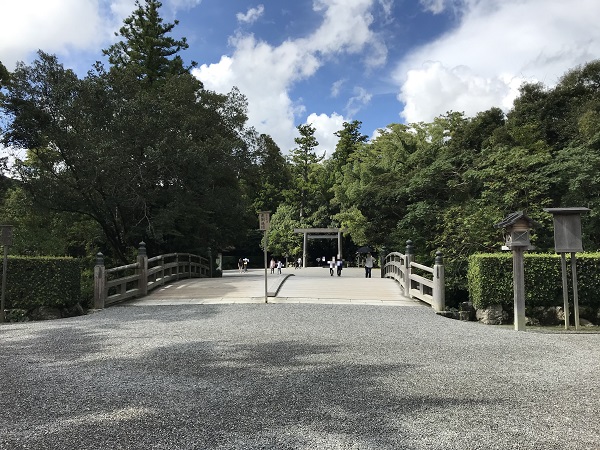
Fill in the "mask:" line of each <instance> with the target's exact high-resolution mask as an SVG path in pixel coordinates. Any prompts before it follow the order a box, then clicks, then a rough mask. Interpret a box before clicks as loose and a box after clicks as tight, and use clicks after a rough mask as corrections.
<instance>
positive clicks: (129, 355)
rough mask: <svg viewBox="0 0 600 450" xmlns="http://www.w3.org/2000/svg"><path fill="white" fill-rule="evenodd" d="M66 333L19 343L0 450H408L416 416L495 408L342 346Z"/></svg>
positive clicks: (5, 397) (5, 398)
mask: <svg viewBox="0 0 600 450" xmlns="http://www.w3.org/2000/svg"><path fill="white" fill-rule="evenodd" d="M65 331H66V330H65V329H54V330H46V331H43V332H42V331H40V332H37V333H35V334H33V335H32V336H31V337H30V338H27V339H24V340H20V341H19V343H18V345H19V347H20V348H23V349H24V350H25V351H27V352H28V357H27V358H25V359H24V360H23V359H21V362H20V363H19V364H11V365H10V366H6V368H7V369H8V370H9V372H8V373H9V376H8V377H6V378H5V379H4V380H3V381H4V383H5V385H4V386H7V384H6V383H8V385H10V386H11V389H12V390H11V391H10V392H9V391H8V390H6V389H5V390H2V389H0V393H2V396H1V398H0V407H1V408H2V409H3V410H4V411H10V413H9V414H7V415H6V416H5V418H6V421H5V422H4V424H3V425H0V448H15V446H17V445H18V444H19V442H21V443H22V442H23V440H24V439H26V441H27V445H28V447H27V448H78V449H86V448H89V449H92V448H93V449H103V448H136V449H146V448H165V449H167V448H168V449H187V448H189V449H192V448H193V449H199V448H202V449H204V448H228V449H230V448H239V449H254V448H261V449H296V448H298V449H301V448H361V449H362V448H369V449H394V448H410V447H405V446H402V447H400V446H399V442H402V439H403V437H404V436H408V435H410V431H409V430H407V428H408V429H410V427H411V426H412V424H413V421H414V420H416V419H415V417H416V416H417V415H419V414H423V413H424V412H425V411H431V410H436V411H437V413H438V415H442V416H443V415H444V414H445V412H446V411H448V412H450V411H451V410H452V409H453V408H455V407H456V406H458V405H472V406H475V405H478V404H487V402H485V401H475V400H473V399H465V400H461V399H456V398H444V396H443V395H439V396H435V395H434V396H429V395H428V396H423V395H417V394H414V392H412V391H413V386H414V385H413V383H412V380H411V376H413V375H411V373H410V372H411V370H412V369H413V368H414V366H412V365H409V364H368V365H367V364H360V363H352V362H349V361H348V355H347V349H345V348H343V347H341V346H335V345H311V344H305V343H302V342H295V341H288V342H272V343H260V344H253V343H247V344H231V343H229V342H226V341H219V340H215V341H195V342H190V341H184V342H182V343H180V344H174V345H166V346H157V347H154V348H152V349H148V351H136V350H135V349H136V348H137V347H136V346H137V344H136V343H135V342H133V343H128V345H127V346H124V347H123V346H122V347H121V348H120V349H117V350H115V351H112V352H111V351H108V352H107V351H105V352H104V354H101V353H102V352H100V348H101V347H102V346H107V345H108V342H103V340H102V338H101V336H99V335H98V334H97V333H84V332H82V331H81V330H78V329H76V328H73V329H69V330H68V331H67V332H65ZM57 339H58V340H60V343H59V348H60V350H59V351H58V352H57V350H56V345H57V343H56V340H57ZM141 339H143V337H141ZM45 342H47V344H45ZM112 344H113V345H115V347H117V348H118V347H120V346H119V345H118V344H117V343H114V342H113V343H112ZM15 345H16V344H15ZM23 345H24V346H25V347H23ZM53 348H54V349H53ZM354 356H356V355H354ZM86 357H90V358H86ZM86 359H88V360H87V361H86ZM23 361H25V364H24V363H23ZM27 361H29V363H27ZM440 392H443V391H440ZM412 437H414V436H412ZM330 445H334V446H333V447H331V446H330Z"/></svg>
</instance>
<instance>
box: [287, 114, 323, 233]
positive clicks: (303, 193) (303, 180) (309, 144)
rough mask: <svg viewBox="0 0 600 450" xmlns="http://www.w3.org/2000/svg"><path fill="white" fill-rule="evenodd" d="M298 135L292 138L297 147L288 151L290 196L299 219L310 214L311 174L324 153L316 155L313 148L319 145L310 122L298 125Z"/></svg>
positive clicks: (312, 189)
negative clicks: (290, 181)
mask: <svg viewBox="0 0 600 450" xmlns="http://www.w3.org/2000/svg"><path fill="white" fill-rule="evenodd" d="M296 128H297V130H298V132H299V133H300V136H299V137H296V138H294V142H295V143H296V145H297V147H296V148H294V149H293V150H291V151H290V156H289V158H290V162H291V164H292V171H293V174H294V178H295V186H294V189H295V191H292V192H291V193H290V194H291V197H292V198H293V199H295V200H296V202H297V205H298V211H299V215H300V221H302V220H303V219H304V218H305V217H306V216H308V215H309V214H310V212H311V211H307V206H308V200H309V195H311V194H313V193H314V192H315V186H314V183H312V182H311V181H312V175H313V174H314V172H315V170H317V169H318V167H317V165H318V163H319V162H321V161H322V160H323V158H324V157H325V155H322V156H317V154H316V152H315V148H316V147H317V146H318V145H319V142H318V141H317V138H315V131H316V129H315V128H314V127H313V126H312V125H311V124H303V125H298V126H297V127H296Z"/></svg>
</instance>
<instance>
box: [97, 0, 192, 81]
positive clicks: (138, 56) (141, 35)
mask: <svg viewBox="0 0 600 450" xmlns="http://www.w3.org/2000/svg"><path fill="white" fill-rule="evenodd" d="M135 6H136V8H137V9H136V10H135V11H133V14H132V15H131V16H129V17H128V18H127V19H125V21H124V25H123V26H122V27H121V29H120V30H119V33H115V36H120V37H121V38H123V40H121V41H119V42H117V43H115V44H113V45H112V46H110V47H109V48H108V49H106V50H103V53H104V55H106V56H108V61H109V62H110V64H111V65H112V67H113V68H114V69H116V70H123V69H125V68H126V69H128V70H132V71H133V72H134V73H135V75H136V76H137V77H139V78H141V79H144V80H147V81H148V82H149V83H153V82H155V81H157V80H161V79H163V78H164V77H165V76H166V75H167V74H176V75H181V74H184V73H186V72H188V70H189V68H186V67H184V64H183V59H182V58H181V56H180V55H179V52H180V51H181V50H185V49H187V48H188V47H189V45H188V43H187V40H186V38H182V39H179V40H177V39H174V38H173V37H171V36H169V33H171V32H172V31H173V28H175V26H176V25H177V24H179V21H177V20H175V21H174V22H173V23H167V24H163V19H162V17H161V16H160V13H159V9H160V8H161V7H162V3H161V2H159V1H157V0H144V3H143V4H142V3H141V2H140V0H136V2H135ZM195 65H196V63H194V62H192V66H195Z"/></svg>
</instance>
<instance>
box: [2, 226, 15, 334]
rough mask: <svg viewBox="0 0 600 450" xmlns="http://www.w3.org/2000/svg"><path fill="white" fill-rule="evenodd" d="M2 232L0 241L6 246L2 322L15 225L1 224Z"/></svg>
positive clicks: (3, 267)
mask: <svg viewBox="0 0 600 450" xmlns="http://www.w3.org/2000/svg"><path fill="white" fill-rule="evenodd" d="M0 228H1V229H2V234H1V235H0V243H1V244H2V246H3V247H4V260H3V263H2V294H1V296H0V322H4V319H5V317H4V297H5V295H6V272H7V269H8V247H9V246H10V245H12V241H13V226H12V225H0Z"/></svg>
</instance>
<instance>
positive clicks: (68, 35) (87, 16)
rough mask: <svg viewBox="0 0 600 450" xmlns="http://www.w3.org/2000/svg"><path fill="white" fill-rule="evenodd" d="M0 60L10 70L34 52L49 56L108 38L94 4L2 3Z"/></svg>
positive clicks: (60, 0) (55, 0)
mask: <svg viewBox="0 0 600 450" xmlns="http://www.w3.org/2000/svg"><path fill="white" fill-rule="evenodd" d="M4 3H5V4H3V5H2V8H1V9H2V16H3V20H2V26H1V27H0V60H2V61H3V63H4V65H5V66H6V67H7V68H8V69H9V70H13V69H14V67H15V64H16V62H17V61H26V62H28V61H29V60H30V58H31V55H32V54H33V53H34V52H36V51H37V50H38V49H42V50H44V51H46V52H49V53H62V54H68V53H69V52H70V51H76V50H86V49H90V48H94V47H97V46H98V44H99V43H100V42H101V41H102V40H103V39H106V38H107V37H108V32H107V31H105V30H104V29H103V22H102V20H101V18H100V12H99V7H98V1H96V0H48V1H44V2H39V1H36V0H20V1H16V2H4Z"/></svg>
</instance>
